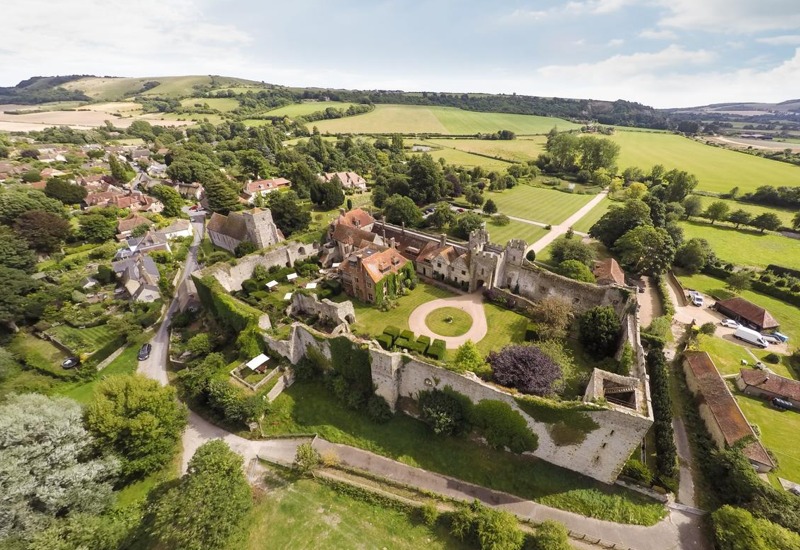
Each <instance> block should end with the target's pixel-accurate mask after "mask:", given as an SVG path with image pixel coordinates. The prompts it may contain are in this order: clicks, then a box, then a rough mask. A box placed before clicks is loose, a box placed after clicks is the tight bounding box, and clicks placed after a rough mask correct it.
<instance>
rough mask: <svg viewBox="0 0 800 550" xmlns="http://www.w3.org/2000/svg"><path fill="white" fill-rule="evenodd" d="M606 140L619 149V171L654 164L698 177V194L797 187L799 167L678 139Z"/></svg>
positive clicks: (634, 136) (628, 136)
mask: <svg viewBox="0 0 800 550" xmlns="http://www.w3.org/2000/svg"><path fill="white" fill-rule="evenodd" d="M609 137H610V138H611V139H613V140H614V141H615V142H617V143H618V144H619V145H620V147H621V150H620V154H619V160H618V162H617V166H619V168H620V169H621V170H624V169H625V168H627V167H629V166H638V167H639V168H641V169H643V170H645V171H649V170H650V168H652V167H653V165H655V164H662V165H664V167H665V168H666V169H667V170H671V169H673V168H677V169H679V170H686V171H687V172H689V173H691V174H694V175H696V176H697V179H698V180H699V181H700V184H699V185H698V189H699V190H701V191H711V192H714V193H727V192H729V191H730V190H731V189H732V188H733V187H738V188H739V191H740V192H741V193H748V192H750V191H754V190H755V189H756V188H757V187H759V186H761V185H774V186H781V185H787V186H797V185H800V167H797V166H793V165H791V164H787V163H784V162H778V161H776V160H769V159H765V158H761V157H756V156H753V155H748V154H747V153H738V152H736V151H730V150H727V149H724V148H722V147H714V146H711V145H706V144H705V143H702V142H700V141H695V140H692V139H689V138H685V137H682V136H679V135H675V134H668V133H656V132H629V131H624V130H619V129H618V130H617V131H616V132H615V133H614V135H612V136H609Z"/></svg>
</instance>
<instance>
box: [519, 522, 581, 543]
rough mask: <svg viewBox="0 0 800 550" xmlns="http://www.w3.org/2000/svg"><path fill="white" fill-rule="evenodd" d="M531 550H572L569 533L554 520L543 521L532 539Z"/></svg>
mask: <svg viewBox="0 0 800 550" xmlns="http://www.w3.org/2000/svg"><path fill="white" fill-rule="evenodd" d="M530 541H531V544H530V546H528V548H529V549H530V550H570V549H571V548H572V545H570V543H569V531H567V528H566V527H564V526H563V525H561V524H560V523H557V522H555V521H552V520H547V521H543V522H542V523H541V524H539V526H538V527H537V528H536V533H535V534H534V535H533V536H532V537H531V538H530Z"/></svg>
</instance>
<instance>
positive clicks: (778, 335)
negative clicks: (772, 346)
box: [772, 330, 789, 342]
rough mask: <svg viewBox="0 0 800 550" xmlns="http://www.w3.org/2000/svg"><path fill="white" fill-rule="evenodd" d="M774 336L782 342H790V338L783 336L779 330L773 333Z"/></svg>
mask: <svg viewBox="0 0 800 550" xmlns="http://www.w3.org/2000/svg"><path fill="white" fill-rule="evenodd" d="M772 336H774V337H775V338H777V339H778V340H780V341H781V342H788V341H789V337H788V336H786V335H785V334H783V333H782V332H778V331H777V330H776V331H775V332H773V333H772Z"/></svg>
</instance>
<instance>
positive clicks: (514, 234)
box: [486, 220, 548, 246]
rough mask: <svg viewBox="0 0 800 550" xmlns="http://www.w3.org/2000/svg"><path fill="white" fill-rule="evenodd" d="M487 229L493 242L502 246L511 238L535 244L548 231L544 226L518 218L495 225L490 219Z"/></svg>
mask: <svg viewBox="0 0 800 550" xmlns="http://www.w3.org/2000/svg"><path fill="white" fill-rule="evenodd" d="M486 229H487V230H488V231H489V237H490V238H491V240H492V242H493V243H496V244H499V245H501V246H505V244H506V243H508V241H509V240H511V239H522V240H523V241H525V242H526V243H528V244H533V243H535V242H536V241H538V240H539V239H541V238H542V237H544V236H545V234H547V233H548V231H547V229H545V228H544V227H541V226H538V225H533V224H530V223H525V222H518V221H516V220H511V221H510V222H509V224H508V225H495V224H494V223H492V222H491V221H490V222H489V223H487V224H486Z"/></svg>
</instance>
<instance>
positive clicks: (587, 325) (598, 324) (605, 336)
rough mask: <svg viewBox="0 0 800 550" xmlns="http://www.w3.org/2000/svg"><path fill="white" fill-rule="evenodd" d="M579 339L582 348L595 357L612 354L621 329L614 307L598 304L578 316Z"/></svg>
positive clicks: (615, 349) (615, 348)
mask: <svg viewBox="0 0 800 550" xmlns="http://www.w3.org/2000/svg"><path fill="white" fill-rule="evenodd" d="M579 325H580V340H581V344H582V345H583V348H584V349H585V350H586V351H587V352H588V353H589V354H590V355H591V356H592V357H594V358H595V359H603V358H605V357H610V356H612V355H614V352H616V351H617V344H618V343H619V336H620V333H621V331H622V325H621V324H620V321H619V317H617V314H616V312H615V311H614V308H612V307H610V306H598V307H595V308H592V309H590V310H588V311H586V312H585V313H584V314H583V315H581V316H580V322H579Z"/></svg>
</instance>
